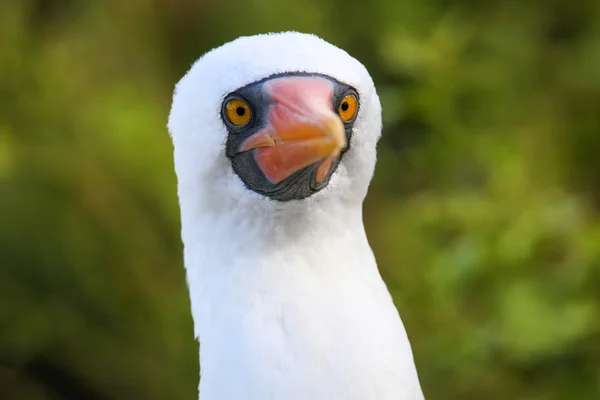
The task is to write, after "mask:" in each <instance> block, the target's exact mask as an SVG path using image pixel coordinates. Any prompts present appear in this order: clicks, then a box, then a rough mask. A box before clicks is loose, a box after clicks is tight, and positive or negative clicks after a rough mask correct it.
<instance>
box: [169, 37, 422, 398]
mask: <svg viewBox="0 0 600 400" xmlns="http://www.w3.org/2000/svg"><path fill="white" fill-rule="evenodd" d="M286 72H308V73H317V74H323V75H327V76H329V77H332V78H334V79H336V80H338V81H340V82H343V83H345V84H348V85H351V86H352V87H354V88H355V89H356V90H357V92H358V94H359V95H360V109H359V112H358V116H357V119H356V122H355V124H354V128H353V135H352V140H351V143H350V147H349V149H348V151H347V152H346V153H345V154H344V155H343V157H342V160H341V162H340V164H339V166H338V167H337V169H336V170H335V172H334V173H333V174H332V176H331V180H330V181H329V184H328V185H327V187H325V188H324V189H323V190H320V191H318V192H316V193H314V194H313V195H311V196H309V197H307V198H304V199H301V200H290V201H274V200H271V199H269V198H267V197H265V196H263V195H261V194H258V193H256V192H255V191H252V190H249V189H248V188H247V186H246V185H244V183H243V182H242V180H241V179H240V178H239V177H238V175H236V173H234V171H233V169H232V166H231V162H230V160H229V159H228V158H227V157H226V155H225V141H226V138H227V135H228V132H227V129H226V126H225V125H224V123H223V120H222V118H221V116H220V112H221V107H222V102H223V100H224V98H225V96H226V95H227V94H228V93H230V92H232V91H235V90H236V89H238V88H240V87H243V86H245V85H248V84H250V83H252V82H256V81H260V80H261V79H264V78H266V77H269V76H271V75H273V74H279V73H286ZM168 127H169V131H170V132H171V135H172V138H173V143H174V149H175V169H176V173H177V177H178V194H179V200H180V206H181V219H182V239H183V243H184V247H185V250H184V256H185V257H184V258H185V266H186V270H187V279H188V284H189V289H190V295H191V305H192V314H193V318H194V325H195V333H196V336H197V337H198V339H199V341H200V366H201V379H200V387H199V390H200V398H201V399H202V400H225V399H227V400H237V399H244V400H267V399H273V400H284V399H285V400H296V399H297V400H307V399H308V400H338V399H339V400H371V399H372V400H386V399H390V400H392V399H393V400H398V399H422V398H423V395H422V392H421V389H420V385H419V381H418V377H417V373H416V370H415V365H414V361H413V356H412V351H411V347H410V344H409V341H408V338H407V335H406V332H405V330H404V327H403V325H402V322H401V320H400V318H399V315H398V312H397V310H396V308H395V307H394V304H393V303H392V299H391V296H390V294H389V292H388V290H387V288H386V286H385V284H384V282H383V280H382V279H381V276H380V274H379V271H378V269H377V265H376V262H375V258H374V256H373V253H372V251H371V248H370V246H369V244H368V242H367V237H366V235H365V231H364V226H363V222H362V202H363V200H364V198H365V196H366V193H367V189H368V186H369V183H370V180H371V177H372V174H373V171H374V167H375V160H376V144H377V141H378V139H379V136H380V132H381V106H380V102H379V98H378V96H377V93H376V91H375V87H374V84H373V81H372V79H371V77H370V76H369V74H368V72H367V70H366V69H365V68H364V66H363V65H362V64H360V63H359V62H358V61H357V60H356V59H354V58H352V57H351V56H350V55H348V54H347V53H346V52H344V51H343V50H340V49H339V48H337V47H335V46H333V45H331V44H329V43H327V42H325V41H323V40H321V39H319V38H317V37H316V36H313V35H306V34H300V33H293V32H288V33H282V34H269V35H258V36H252V37H243V38H239V39H237V40H235V41H233V42H230V43H228V44H226V45H224V46H222V47H219V48H217V49H215V50H212V51H211V52H209V53H207V54H205V55H204V56H203V57H201V58H200V59H199V60H198V61H197V62H196V63H195V64H194V65H193V66H192V68H191V69H190V71H189V72H188V73H187V75H186V76H185V77H184V78H182V79H181V81H180V82H179V83H178V84H177V87H176V90H175V94H174V98H173V106H172V110H171V115H170V118H169V124H168Z"/></svg>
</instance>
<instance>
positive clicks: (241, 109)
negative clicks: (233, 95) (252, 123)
mask: <svg viewBox="0 0 600 400" xmlns="http://www.w3.org/2000/svg"><path fill="white" fill-rule="evenodd" d="M235 113H236V114H237V115H239V116H240V117H243V116H244V114H246V109H245V108H244V107H242V106H239V107H238V108H236V109H235Z"/></svg>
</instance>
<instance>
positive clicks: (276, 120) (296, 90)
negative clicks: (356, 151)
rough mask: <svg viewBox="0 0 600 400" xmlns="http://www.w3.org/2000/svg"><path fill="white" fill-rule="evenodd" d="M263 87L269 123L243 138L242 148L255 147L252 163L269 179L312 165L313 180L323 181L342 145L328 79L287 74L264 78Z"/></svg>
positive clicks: (342, 135) (279, 178)
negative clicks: (313, 166) (266, 100)
mask: <svg viewBox="0 0 600 400" xmlns="http://www.w3.org/2000/svg"><path fill="white" fill-rule="evenodd" d="M265 89H266V91H267V93H268V94H269V95H270V97H271V100H272V101H273V104H272V105H271V106H270V109H269V112H268V124H267V126H266V127H265V128H264V129H262V130H261V131H259V132H257V133H255V134H254V135H252V136H250V137H249V138H248V139H246V140H245V141H244V142H242V144H241V146H240V149H239V150H240V152H243V151H248V150H252V149H256V152H255V159H256V162H257V164H258V166H259V167H260V169H261V170H262V171H263V173H264V174H265V176H266V177H267V178H268V179H269V180H270V181H271V182H273V183H279V182H281V181H283V180H284V179H286V178H288V177H289V176H291V175H292V174H293V173H294V172H297V171H299V170H301V169H303V168H306V167H308V166H310V165H313V164H317V170H316V175H315V179H316V181H317V182H321V181H323V179H325V177H326V176H327V173H328V172H329V169H330V168H331V163H332V162H333V160H334V159H335V158H336V157H338V156H339V155H340V153H341V152H342V150H343V149H344V147H345V146H346V133H345V130H344V124H343V123H342V120H341V118H340V117H339V116H338V115H336V114H335V113H334V112H333V110H332V106H331V99H332V97H333V86H332V84H331V83H330V82H329V81H328V80H326V79H324V78H318V77H288V78H278V79H274V80H272V81H268V82H267V83H265Z"/></svg>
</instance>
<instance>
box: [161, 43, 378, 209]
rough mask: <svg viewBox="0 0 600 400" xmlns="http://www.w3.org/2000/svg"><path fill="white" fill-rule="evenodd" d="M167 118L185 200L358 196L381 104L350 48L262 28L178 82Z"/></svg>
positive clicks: (273, 201)
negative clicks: (347, 49)
mask: <svg viewBox="0 0 600 400" xmlns="http://www.w3.org/2000/svg"><path fill="white" fill-rule="evenodd" d="M168 128H169V131H170V133H171V136H172V139H173V144H174V148H175V169H176V172H177V176H178V181H179V192H180V199H182V201H183V198H186V199H190V200H191V201H192V202H195V203H196V202H200V203H202V204H203V205H204V206H205V207H243V208H246V209H247V208H248V207H250V208H256V206H265V205H270V206H274V207H278V208H281V207H284V208H285V207H288V206H289V207H293V206H295V207H298V206H300V207H305V206H306V205H308V204H313V203H315V202H323V201H331V200H333V201H343V202H347V203H355V204H361V203H362V201H363V200H364V197H365V195H366V192H367V189H368V186H369V182H370V180H371V177H372V174H373V170H374V167H375V159H376V152H375V149H376V144H377V141H378V139H379V136H380V133H381V105H380V102H379V98H378V96H377V93H376V91H375V86H374V84H373V80H372V79H371V77H370V75H369V73H368V72H367V70H366V68H365V67H364V66H363V65H362V64H361V63H360V62H359V61H357V60H356V59H355V58H353V57H351V56H350V55H349V54H348V53H346V52H345V51H343V50H341V49H339V48H337V47H335V46H333V45H332V44H329V43H327V42H325V41H324V40H322V39H320V38H318V37H316V36H314V35H310V34H301V33H296V32H285V33H279V34H264V35H257V36H250V37H241V38H239V39H236V40H234V41H232V42H230V43H227V44H225V45H223V46H221V47H218V48H216V49H214V50H212V51H210V52H208V53H206V54H205V55H204V56H202V57H201V58H200V59H199V60H198V61H197V62H196V63H194V65H193V66H192V67H191V69H190V70H189V71H188V73H187V74H186V75H185V76H184V77H183V78H182V79H181V80H180V81H179V83H178V84H177V85H176V89H175V93H174V96H173V105H172V109H171V114H170V117H169V123H168ZM182 206H183V204H182Z"/></svg>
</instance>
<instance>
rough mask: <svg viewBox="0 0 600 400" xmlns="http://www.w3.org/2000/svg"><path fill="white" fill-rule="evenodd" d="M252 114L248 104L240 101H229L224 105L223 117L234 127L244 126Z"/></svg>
mask: <svg viewBox="0 0 600 400" xmlns="http://www.w3.org/2000/svg"><path fill="white" fill-rule="evenodd" d="M251 116H252V112H251V111H250V107H249V106H248V103H246V102H245V101H244V100H241V99H231V100H229V101H228V102H227V103H226V104H225V117H227V120H228V121H229V122H231V123H232V124H233V125H235V126H242V125H246V124H247V123H248V121H250V117H251Z"/></svg>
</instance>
